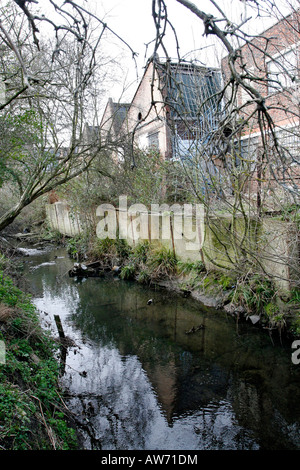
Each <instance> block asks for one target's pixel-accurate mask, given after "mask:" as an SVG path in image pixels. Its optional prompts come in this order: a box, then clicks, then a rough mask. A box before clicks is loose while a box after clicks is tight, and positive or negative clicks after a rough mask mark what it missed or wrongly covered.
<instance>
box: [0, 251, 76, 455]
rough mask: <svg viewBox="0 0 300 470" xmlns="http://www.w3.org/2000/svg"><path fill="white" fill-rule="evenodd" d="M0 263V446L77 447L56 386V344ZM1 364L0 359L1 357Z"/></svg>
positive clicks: (28, 299) (21, 448)
mask: <svg viewBox="0 0 300 470" xmlns="http://www.w3.org/2000/svg"><path fill="white" fill-rule="evenodd" d="M3 265H4V258H3V257H2V263H1V266H0V340H1V342H2V345H3V344H4V345H5V363H4V364H3V363H0V423H1V424H0V448H1V449H2V450H40V449H45V450H47V449H52V450H53V449H55V450H67V449H76V448H77V439H76V434H75V431H74V429H73V428H72V427H70V420H69V415H68V411H67V410H66V408H65V406H64V404H63V400H62V398H61V396H60V390H59V386H58V378H59V364H58V362H57V360H56V358H55V352H56V349H57V346H56V343H55V341H54V340H53V338H51V337H50V335H48V334H47V332H45V331H44V330H42V328H41V326H40V322H39V318H38V313H37V311H36V308H35V306H34V305H33V304H32V302H31V300H30V297H29V296H28V295H26V294H24V293H23V292H22V291H21V290H20V289H18V288H17V287H16V286H15V285H14V283H13V281H12V279H11V278H10V277H8V276H7V275H6V274H4V271H3ZM2 362H3V358H2Z"/></svg>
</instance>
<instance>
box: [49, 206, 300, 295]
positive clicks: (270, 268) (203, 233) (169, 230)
mask: <svg viewBox="0 0 300 470" xmlns="http://www.w3.org/2000/svg"><path fill="white" fill-rule="evenodd" d="M46 210H47V217H48V220H49V223H50V226H51V227H52V228H53V229H55V230H58V231H59V232H60V233H62V234H64V235H66V236H70V237H72V236H75V235H77V234H80V233H81V232H82V231H83V230H85V228H86V227H87V222H86V220H87V218H88V217H87V214H85V215H84V217H85V221H84V222H83V218H82V216H81V217H80V216H79V214H72V213H71V211H70V209H69V207H68V205H67V203H65V202H56V203H54V204H49V205H48V206H47V209H46ZM107 214H108V215H109V217H112V219H110V220H113V221H115V227H116V228H117V233H118V234H119V235H118V236H119V237H120V238H122V239H126V241H127V242H128V243H129V244H130V245H131V246H134V245H136V244H138V243H139V242H140V241H142V240H149V241H151V243H153V244H154V245H162V244H163V245H165V246H166V247H168V248H169V249H170V250H173V251H174V252H175V253H176V256H177V257H178V258H179V259H180V260H182V261H198V260H202V261H204V263H205V265H206V268H207V269H209V270H222V269H226V268H230V267H231V266H232V265H233V264H236V263H237V261H239V262H240V264H241V265H244V264H245V263H246V261H247V260H248V261H249V260H253V254H254V256H255V258H256V262H257V267H258V270H260V271H261V272H265V273H266V274H269V275H271V276H272V277H273V279H274V281H275V283H276V284H277V286H278V288H280V289H281V290H283V291H288V290H290V288H291V287H292V283H291V281H294V280H295V279H297V278H298V280H299V251H298V250H299V240H298V238H297V237H299V233H298V232H297V230H296V227H295V225H294V224H291V223H286V222H284V221H280V220H276V219H271V218H266V219H264V220H263V221H262V222H260V223H257V222H256V221H255V220H246V221H245V220H244V219H243V218H238V219H236V220H235V221H232V217H229V216H226V215H224V216H219V217H212V218H210V220H209V224H207V223H205V221H204V218H198V219H196V218H195V217H190V218H189V219H188V220H185V221H184V220H183V219H182V225H181V224H180V214H176V215H174V214H170V213H169V212H166V213H162V214H160V215H159V214H158V213H151V214H150V213H137V214H131V215H130V214H128V213H127V212H125V213H124V214H123V213H122V211H118V210H108V212H107ZM124 217H125V218H124ZM176 217H177V219H176ZM89 220H93V223H94V230H96V233H97V235H98V236H99V231H98V228H99V227H98V225H97V226H96V224H97V223H99V220H101V218H100V217H98V219H96V218H95V217H93V216H90V217H89ZM103 220H104V219H103V218H102V221H103ZM107 220H108V219H106V221H107ZM124 220H125V221H126V222H124ZM141 222H144V224H141ZM232 224H234V226H232ZM245 224H247V226H246V227H245ZM102 225H103V226H104V225H105V224H104V223H103V224H102ZM141 226H142V227H143V228H142V229H141ZM233 234H235V237H236V236H237V237H238V239H237V243H236V244H235V243H233V240H234V237H233ZM236 234H237V235H236ZM105 236H107V235H105ZM103 238H105V237H103ZM241 242H243V243H242V244H243V250H242V251H241V250H240V249H239V245H240V244H241Z"/></svg>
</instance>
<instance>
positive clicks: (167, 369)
mask: <svg viewBox="0 0 300 470" xmlns="http://www.w3.org/2000/svg"><path fill="white" fill-rule="evenodd" d="M71 265H72V263H71V261H70V260H69V259H68V258H67V257H66V256H65V253H64V252H63V250H57V251H55V252H54V251H52V252H49V253H46V254H45V253H43V254H42V255H37V254H36V253H34V254H33V255H32V256H31V257H30V258H29V259H28V268H27V272H28V279H29V281H30V284H31V289H33V290H34V296H35V303H36V305H37V307H38V308H39V310H40V311H41V313H42V314H41V318H42V320H43V322H44V325H45V326H46V327H47V328H51V329H53V332H54V333H55V335H57V331H56V330H55V323H54V321H53V317H54V315H57V314H58V315H60V318H61V320H62V323H63V327H64V330H65V333H66V335H68V336H70V337H71V338H72V339H73V340H74V341H75V343H76V345H77V347H72V348H69V349H68V354H67V357H66V366H65V373H64V375H63V377H62V384H63V385H64V387H65V389H66V395H67V396H66V399H67V403H68V406H69V408H70V409H71V410H72V411H73V412H74V413H75V416H76V420H77V422H78V425H79V428H80V430H81V433H82V439H83V443H84V447H85V448H86V449H118V450H124V449H136V450H138V449H159V450H164V449H168V450H176V449H178V450H183V449H186V450H196V449H197V450H198V449H199V450H201V449H293V448H296V449H299V448H300V432H299V430H300V426H299V424H300V409H299V384H300V376H299V372H300V370H299V368H297V366H294V365H293V364H292V363H291V360H290V350H289V346H288V347H287V348H285V347H282V346H280V345H278V346H273V344H272V342H271V341H270V339H269V338H268V336H266V335H265V334H264V333H262V332H261V331H259V330H257V329H254V328H253V327H249V326H248V325H245V324H240V325H238V327H237V326H236V325H235V324H234V322H233V319H232V318H228V317H227V316H226V315H225V314H222V312H220V311H218V312H215V311H213V310H211V309H210V310H209V309H204V308H201V307H200V306H199V304H198V303H196V302H194V301H193V300H192V299H184V298H181V297H179V296H174V295H170V294H168V293H166V292H162V291H159V290H156V291H153V290H152V291H150V290H149V289H147V288H145V287H142V286H140V285H137V284H134V283H127V282H123V281H120V280H118V279H117V278H110V279H95V278H93V279H87V280H79V281H77V280H76V279H75V278H72V279H70V278H69V277H68V275H67V272H68V269H69V268H70V266H71ZM150 297H151V298H153V299H154V302H153V303H152V304H151V305H148V303H147V301H148V299H149V298H150ZM199 325H201V328H199V329H197V326H199ZM192 328H195V329H196V330H197V331H195V332H194V333H191V334H187V332H188V331H191V330H192ZM192 331H193V330H192Z"/></svg>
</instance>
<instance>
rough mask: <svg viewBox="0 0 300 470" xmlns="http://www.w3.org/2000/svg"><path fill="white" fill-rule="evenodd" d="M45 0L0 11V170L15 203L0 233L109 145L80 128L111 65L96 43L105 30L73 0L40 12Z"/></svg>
mask: <svg viewBox="0 0 300 470" xmlns="http://www.w3.org/2000/svg"><path fill="white" fill-rule="evenodd" d="M31 4H33V5H31ZM44 5H45V2H43V4H42V2H37V1H35V2H26V1H25V2H21V1H15V2H11V3H10V5H8V6H6V7H2V11H1V14H2V15H1V16H2V18H3V19H2V21H1V23H0V38H1V39H2V45H1V54H0V56H1V57H0V60H1V65H2V67H1V79H2V83H4V92H5V93H4V94H5V96H4V97H3V96H2V103H1V104H0V110H2V113H1V116H0V121H1V125H2V128H3V129H6V133H5V136H6V138H4V139H3V140H2V147H1V153H2V155H3V157H2V161H1V169H2V179H3V182H5V183H6V184H9V183H11V187H12V188H13V190H14V191H15V192H16V191H17V202H16V204H13V205H12V206H11V207H10V208H9V210H8V211H6V212H5V213H4V214H3V215H2V216H1V218H0V230H2V229H3V228H5V227H6V226H7V225H8V224H10V223H11V222H12V221H13V220H14V218H15V217H16V216H17V215H18V214H19V213H20V212H21V211H22V209H23V208H24V207H25V206H26V205H28V204H30V203H31V202H32V201H34V200H35V199H37V198H38V197H40V196H41V195H43V194H46V193H48V192H49V191H51V190H53V189H54V188H56V187H58V186H60V185H62V184H64V183H66V182H68V181H70V180H72V179H73V178H75V177H77V176H78V175H80V174H81V173H83V172H86V171H87V170H88V169H89V168H90V166H91V164H92V162H93V161H94V160H95V159H96V158H98V159H99V158H100V160H101V155H102V154H103V153H104V151H105V148H106V146H107V142H105V141H103V140H102V139H101V136H100V134H94V135H93V139H92V140H91V139H89V140H88V141H87V140H85V139H84V125H85V124H86V122H90V121H92V122H94V121H95V120H97V112H98V111H97V108H98V105H99V102H98V101H99V96H101V84H102V82H103V77H104V75H105V73H106V68H107V67H108V65H110V66H111V65H112V63H113V61H112V60H111V59H109V58H108V57H105V54H104V52H102V51H101V47H100V45H101V41H102V39H103V37H104V35H105V34H106V32H107V31H109V27H108V26H107V25H106V24H105V23H104V22H103V21H102V20H101V19H99V18H97V17H96V16H95V15H94V14H93V13H92V12H90V11H88V10H86V9H85V8H83V7H82V6H80V5H79V4H77V3H76V2H72V1H67V2H64V5H63V6H59V5H58V4H57V3H56V2H54V1H52V0H51V1H49V2H48V10H47V9H45V13H43V12H42V11H41V8H42V7H44ZM49 6H50V7H52V10H54V12H55V13H56V15H55V16H54V18H55V20H54V19H52V13H51V12H49ZM31 7H36V8H35V9H34V8H31ZM99 27H100V28H99ZM110 32H111V34H113V32H112V31H110ZM53 33H54V37H53ZM116 36H117V34H116ZM117 37H118V36H117ZM120 40H121V38H120ZM128 47H129V46H128ZM132 52H133V51H132ZM101 67H102V68H101ZM2 89H3V87H2ZM110 145H111V143H110ZM0 171H1V170H0ZM99 171H101V165H100V170H99Z"/></svg>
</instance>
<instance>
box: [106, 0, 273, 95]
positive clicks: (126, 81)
mask: <svg viewBox="0 0 300 470" xmlns="http://www.w3.org/2000/svg"><path fill="white" fill-rule="evenodd" d="M275 1H277V0H275ZM193 3H194V4H195V5H196V6H198V8H199V9H201V10H203V11H205V12H208V13H212V14H215V15H216V16H217V15H218V16H219V13H218V12H217V10H216V9H215V8H214V6H213V5H212V3H211V1H210V0H193ZM216 3H218V4H219V5H220V6H221V7H222V9H223V10H224V11H225V13H226V14H228V15H229V16H230V17H231V18H233V19H234V20H235V21H237V22H241V21H242V20H243V19H244V18H245V17H247V18H248V17H249V16H250V17H251V16H252V17H253V20H252V23H251V24H252V28H257V30H258V31H259V32H260V31H263V30H264V29H266V28H267V27H268V26H269V24H270V20H269V19H268V18H264V17H263V16H261V17H260V18H259V19H258V18H255V15H254V14H253V10H251V9H250V8H249V7H247V0H218V1H217V2H216ZM166 4H167V8H168V18H169V20H170V21H171V22H172V24H173V26H174V27H175V28H176V32H177V35H178V40H179V44H180V55H181V57H184V56H186V57H187V58H193V59H197V60H199V61H200V62H202V63H203V65H207V66H213V67H216V66H218V64H219V61H220V58H221V56H222V55H223V53H224V51H223V49H222V46H221V44H220V43H218V44H217V45H215V40H214V39H213V38H212V37H210V38H209V39H208V38H204V36H203V32H204V29H203V25H202V22H201V20H199V19H198V18H197V17H196V16H195V15H194V14H192V13H191V12H189V11H188V10H187V9H186V8H185V7H184V6H182V5H180V4H179V3H178V2H177V1H176V0H166ZM97 13H98V15H99V16H100V17H103V18H105V21H106V22H107V24H108V25H109V26H110V28H112V29H113V30H114V31H116V32H117V33H118V34H119V35H120V36H121V37H122V38H123V39H124V40H126V42H128V43H129V44H130V46H131V47H132V49H133V50H134V51H135V52H137V53H138V56H137V59H136V65H137V68H136V66H135V64H134V63H133V61H132V57H131V53H130V51H129V50H127V49H126V48H125V47H123V46H122V52H121V53H120V43H119V42H117V41H115V40H112V41H111V44H110V45H109V47H111V50H112V54H114V53H115V52H114V51H117V50H118V53H117V56H118V59H117V60H118V62H119V65H120V66H121V67H122V72H121V80H120V82H117V80H115V83H114V84H111V86H110V90H108V95H109V96H111V97H112V98H113V100H115V101H118V100H119V99H121V100H122V101H130V100H131V98H132V96H133V94H134V91H135V90H136V88H137V85H138V83H139V80H140V78H141V76H142V73H143V71H144V66H145V63H146V60H147V59H148V58H149V57H150V56H151V55H152V53H153V47H154V45H153V42H152V43H151V41H152V40H153V39H154V37H155V26H154V21H153V18H152V0H100V1H99V2H97ZM249 24H250V23H249ZM213 41H214V44H213ZM114 42H116V44H115V46H114V45H113V43H114ZM147 44H148V46H146V45H147ZM166 44H167V48H168V54H169V56H170V57H171V58H176V56H177V51H176V42H175V40H174V34H173V32H172V30H171V28H169V30H168V32H167V35H166ZM191 51H192V52H191ZM117 75H118V73H117ZM124 88H125V91H124Z"/></svg>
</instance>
